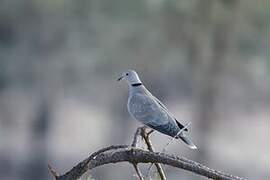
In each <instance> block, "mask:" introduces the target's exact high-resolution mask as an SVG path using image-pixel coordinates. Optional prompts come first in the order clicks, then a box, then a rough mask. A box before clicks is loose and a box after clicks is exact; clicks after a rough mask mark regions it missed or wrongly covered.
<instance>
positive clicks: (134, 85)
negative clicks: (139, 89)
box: [131, 83, 142, 87]
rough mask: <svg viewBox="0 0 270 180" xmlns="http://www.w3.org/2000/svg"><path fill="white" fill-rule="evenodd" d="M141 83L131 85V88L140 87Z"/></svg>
mask: <svg viewBox="0 0 270 180" xmlns="http://www.w3.org/2000/svg"><path fill="white" fill-rule="evenodd" d="M141 85H142V83H134V84H131V86H132V87H136V86H141Z"/></svg>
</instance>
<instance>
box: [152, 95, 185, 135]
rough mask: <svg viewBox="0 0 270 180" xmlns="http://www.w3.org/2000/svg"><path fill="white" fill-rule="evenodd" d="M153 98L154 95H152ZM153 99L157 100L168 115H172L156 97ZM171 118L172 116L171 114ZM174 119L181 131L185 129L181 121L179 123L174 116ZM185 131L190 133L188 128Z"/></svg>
mask: <svg viewBox="0 0 270 180" xmlns="http://www.w3.org/2000/svg"><path fill="white" fill-rule="evenodd" d="M152 96H153V95H152ZM153 98H154V99H155V101H156V102H157V103H158V104H159V105H160V106H161V107H162V108H163V109H164V110H165V111H167V113H168V114H170V112H169V110H168V109H167V108H166V106H165V105H164V104H163V103H162V102H161V101H160V100H159V99H158V98H156V97H155V96H153ZM170 116H172V115H171V114H170ZM172 118H173V119H174V120H175V122H176V124H177V125H178V127H179V128H180V129H182V128H184V125H182V124H181V123H180V122H179V121H177V119H176V118H175V117H173V116H172ZM184 131H188V129H187V128H186V129H185V130H184Z"/></svg>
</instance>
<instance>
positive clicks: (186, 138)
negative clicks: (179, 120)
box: [179, 134, 198, 149]
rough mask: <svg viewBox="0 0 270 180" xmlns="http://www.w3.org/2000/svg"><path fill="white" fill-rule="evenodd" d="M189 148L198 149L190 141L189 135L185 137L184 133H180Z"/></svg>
mask: <svg viewBox="0 0 270 180" xmlns="http://www.w3.org/2000/svg"><path fill="white" fill-rule="evenodd" d="M179 138H181V139H182V140H183V141H184V142H185V143H186V144H187V145H188V147H189V148H191V149H198V148H197V146H196V145H195V144H194V143H193V142H192V141H191V139H190V138H189V137H187V136H186V135H185V134H181V135H180V136H179Z"/></svg>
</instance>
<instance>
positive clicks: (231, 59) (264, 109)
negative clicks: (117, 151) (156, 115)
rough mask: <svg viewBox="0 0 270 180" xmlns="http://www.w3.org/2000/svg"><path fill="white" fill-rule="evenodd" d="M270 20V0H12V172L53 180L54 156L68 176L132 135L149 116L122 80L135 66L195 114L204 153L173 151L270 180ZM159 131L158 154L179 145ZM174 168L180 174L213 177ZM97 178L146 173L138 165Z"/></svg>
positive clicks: (8, 164) (1, 152)
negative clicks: (137, 115) (132, 111)
mask: <svg viewBox="0 0 270 180" xmlns="http://www.w3.org/2000/svg"><path fill="white" fill-rule="evenodd" d="M269 19H270V1H269V0H257V1H254V0H203V1H202V0H136V1H134V0H114V1H112V0H76V1H75V0H47V1H43V0H1V1H0V179H1V180H21V179H22V180H47V179H48V180H49V179H52V177H51V175H50V174H49V172H48V170H47V164H48V163H51V164H52V165H53V166H54V167H55V168H56V169H57V170H58V171H59V172H60V173H63V172H65V171H67V170H69V169H70V168H71V167H72V166H73V165H75V164H76V163H78V162H79V161H81V160H83V159H84V158H86V157H87V156H88V155H89V154H90V153H91V152H93V151H95V150H98V149H99V148H101V147H104V146H108V145H111V144H128V143H130V142H131V140H132V136H133V134H134V131H135V130H136V128H137V127H138V126H139V125H140V124H139V123H137V122H135V121H134V120H132V119H131V118H130V116H129V115H128V113H127V109H126V101H127V85H126V84H125V83H118V82H116V79H117V77H118V76H119V75H120V74H121V73H122V72H123V71H125V70H127V69H135V70H137V71H138V72H139V74H140V75H141V79H142V81H143V82H144V83H145V85H146V87H147V88H148V89H149V90H150V91H151V92H152V93H153V94H154V95H155V96H157V97H158V98H159V99H161V100H162V101H163V102H164V104H166V105H167V106H168V108H169V109H170V111H171V112H172V113H173V114H175V116H176V117H177V119H178V120H179V121H180V122H182V123H187V122H190V121H191V122H192V125H191V130H190V136H191V137H192V138H193V140H194V142H195V143H196V144H197V145H198V147H199V150H198V151H193V150H190V149H188V148H187V147H186V146H185V145H184V144H183V143H181V142H173V143H172V144H171V145H170V146H169V147H168V149H167V152H168V153H170V154H176V155H179V156H185V157H188V158H191V159H193V160H196V161H199V162H201V163H204V164H206V165H207V166H209V167H212V168H215V169H219V170H223V171H226V172H229V173H232V174H235V175H239V176H243V177H245V178H247V179H260V180H268V179H269V178H270V154H269V152H270V143H269V137H270V121H269V120H270V119H269V117H270V78H269V76H270V60H269V58H270V51H269V50H270V21H269ZM151 138H152V141H153V143H154V145H155V148H156V150H162V148H163V147H164V145H165V144H166V143H167V142H168V141H169V138H168V137H166V136H164V135H161V134H159V133H154V134H153V135H152V137H151ZM142 147H143V145H142ZM141 168H142V170H143V172H144V174H146V171H147V168H148V166H143V165H142V166H141ZM165 169H166V175H167V177H168V179H172V180H174V179H175V180H176V179H187V180H189V179H192V180H197V179H198V180H199V179H204V178H203V177H200V176H197V175H194V174H192V173H190V172H186V171H184V170H181V169H175V168H172V167H167V166H166V167H165ZM151 174H152V177H153V178H155V170H154V168H153V169H152V171H151ZM89 177H91V178H94V179H102V180H106V179H108V180H109V179H134V180H135V179H136V176H135V174H134V170H133V169H132V166H131V165H129V164H127V163H122V164H116V165H106V166H103V167H100V168H97V169H95V170H93V171H91V172H88V173H87V174H86V175H85V176H84V177H82V179H87V178H88V179H89Z"/></svg>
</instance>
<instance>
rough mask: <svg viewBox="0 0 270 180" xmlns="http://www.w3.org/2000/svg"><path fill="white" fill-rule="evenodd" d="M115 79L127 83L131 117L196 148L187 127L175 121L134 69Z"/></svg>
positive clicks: (128, 105)
mask: <svg viewBox="0 0 270 180" xmlns="http://www.w3.org/2000/svg"><path fill="white" fill-rule="evenodd" d="M117 80H118V81H121V80H125V81H126V82H127V83H128V86H129V88H128V102H127V109H128V112H129V114H130V115H131V117H132V118H133V119H135V120H138V121H139V122H141V123H142V124H144V125H146V126H147V127H149V128H151V129H153V130H156V131H158V132H160V133H162V134H165V135H168V136H171V137H173V138H175V139H181V140H182V141H183V142H184V143H185V144H186V145H187V146H188V147H189V148H191V149H197V147H196V145H195V144H194V143H193V142H192V140H191V139H190V138H189V137H188V135H187V134H186V132H187V131H188V129H187V127H186V126H183V125H182V124H181V123H180V122H179V121H177V119H176V118H175V117H174V116H173V115H172V114H171V113H170V112H169V110H168V109H167V108H166V106H165V105H164V104H163V103H162V102H161V101H160V100H159V99H158V98H156V97H155V96H154V95H152V93H151V92H150V91H149V90H147V88H146V87H145V86H144V85H143V83H142V81H141V80H140V78H139V76H138V74H137V72H136V71H135V70H131V69H129V70H127V71H125V72H123V73H122V74H121V76H120V77H119V78H118V79H117ZM183 128H184V129H183Z"/></svg>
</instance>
